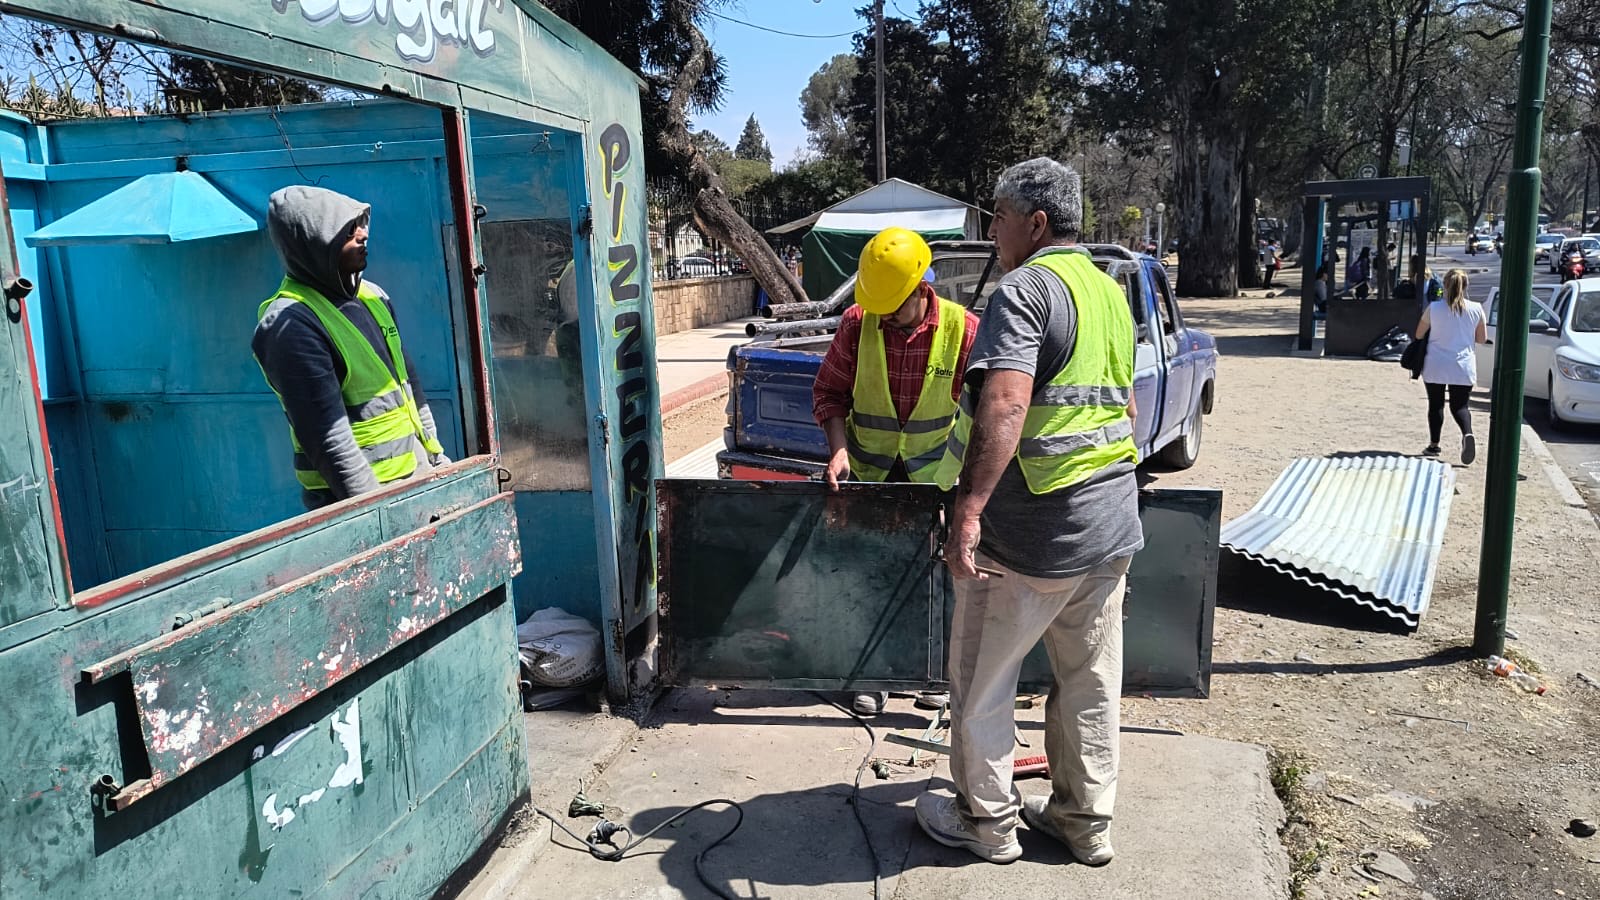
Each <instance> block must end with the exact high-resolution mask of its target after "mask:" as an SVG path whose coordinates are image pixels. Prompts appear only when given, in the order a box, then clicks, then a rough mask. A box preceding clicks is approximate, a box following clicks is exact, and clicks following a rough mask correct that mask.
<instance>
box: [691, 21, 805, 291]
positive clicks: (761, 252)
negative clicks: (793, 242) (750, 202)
mask: <svg viewBox="0 0 1600 900" xmlns="http://www.w3.org/2000/svg"><path fill="white" fill-rule="evenodd" d="M680 24H681V25H682V27H683V30H684V33H685V34H687V35H688V37H689V44H690V46H689V52H688V54H687V55H686V56H685V59H684V64H683V68H682V69H680V70H679V71H678V73H677V76H676V77H675V78H674V79H673V85H672V95H671V96H670V98H669V99H668V101H667V125H666V130H665V132H663V133H662V136H661V146H662V148H663V149H665V150H666V151H667V152H668V153H669V154H671V155H672V157H673V160H674V162H676V163H677V164H678V169H679V171H681V172H683V173H684V176H685V177H686V178H688V180H689V183H690V184H691V185H693V186H694V188H695V195H694V211H695V222H696V224H698V225H699V226H700V228H701V229H703V230H704V231H705V232H706V233H707V234H708V235H710V236H711V237H712V238H714V239H716V240H718V241H721V242H722V243H724V244H727V245H728V246H730V247H732V248H733V250H734V252H735V253H737V254H739V258H740V259H742V260H744V263H745V265H747V266H749V267H750V273H751V274H752V275H754V276H755V279H756V283H757V284H759V285H761V287H762V289H763V290H765V291H766V292H767V299H768V301H769V302H771V303H773V304H778V303H803V302H805V300H806V293H805V290H804V289H803V288H801V287H800V281H799V279H797V278H795V277H794V273H792V272H790V271H789V268H788V266H785V265H784V264H783V261H782V260H780V259H779V258H778V252H777V251H776V250H774V249H772V246H771V245H770V244H768V243H767V242H766V240H765V239H763V238H762V237H761V235H760V234H758V233H757V232H756V230H755V229H754V228H752V227H750V223H749V222H746V221H745V220H744V217H743V216H741V215H739V212H738V210H736V209H734V208H733V203H732V200H731V199H730V198H729V196H728V189H727V187H726V186H725V185H724V184H723V182H722V176H721V175H718V174H717V171H716V169H714V168H712V166H711V163H710V162H709V161H708V160H707V159H706V157H705V154H704V153H702V152H701V150H700V148H699V147H697V146H695V143H694V141H692V140H690V137H689V118H688V109H689V97H690V95H691V94H692V93H693V92H694V88H695V85H697V84H698V83H699V82H700V76H701V75H702V74H703V73H704V72H705V67H706V61H707V59H708V58H709V53H708V52H707V49H708V48H707V45H706V38H705V35H704V34H702V33H701V31H700V29H699V28H698V27H697V26H696V25H695V24H694V23H693V22H691V21H684V22H682V23H680ZM819 299H820V298H819Z"/></svg>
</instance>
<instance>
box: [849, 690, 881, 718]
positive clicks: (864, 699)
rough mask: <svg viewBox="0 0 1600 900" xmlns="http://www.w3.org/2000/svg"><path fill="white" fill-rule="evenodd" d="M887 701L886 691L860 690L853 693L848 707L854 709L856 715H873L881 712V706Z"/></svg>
mask: <svg viewBox="0 0 1600 900" xmlns="http://www.w3.org/2000/svg"><path fill="white" fill-rule="evenodd" d="M888 702H889V695H888V694H887V693H878V692H862V693H860V694H857V695H855V698H854V699H853V700H852V701H851V702H850V708H851V709H853V710H855V711H856V715H858V716H875V715H877V714H878V713H881V712H883V706H884V704H886V703H888Z"/></svg>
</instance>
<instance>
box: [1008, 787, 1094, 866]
mask: <svg viewBox="0 0 1600 900" xmlns="http://www.w3.org/2000/svg"><path fill="white" fill-rule="evenodd" d="M1049 802H1050V798H1049V797H1047V796H1041V797H1025V798H1023V801H1022V821H1024V822H1026V823H1028V827H1029V828H1032V829H1033V830H1034V831H1042V832H1044V833H1045V834H1048V835H1050V836H1051V837H1053V838H1055V839H1056V840H1058V841H1060V842H1061V843H1063V844H1066V845H1067V849H1068V850H1071V851H1072V855H1073V856H1074V857H1076V858H1077V860H1078V862H1081V863H1083V864H1084V865H1086V866H1103V865H1105V864H1106V863H1108V862H1111V858H1112V857H1113V856H1115V855H1116V851H1115V850H1113V849H1111V832H1110V831H1091V832H1088V833H1086V834H1084V835H1083V836H1081V837H1079V838H1077V839H1076V840H1074V839H1073V838H1070V837H1068V836H1067V834H1066V832H1064V831H1062V830H1061V829H1060V828H1057V827H1056V826H1055V825H1054V824H1053V823H1052V822H1051V821H1050V820H1049V818H1048V817H1046V816H1045V814H1044V809H1045V806H1046V805H1048V804H1049Z"/></svg>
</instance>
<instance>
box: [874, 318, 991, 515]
mask: <svg viewBox="0 0 1600 900" xmlns="http://www.w3.org/2000/svg"><path fill="white" fill-rule="evenodd" d="M936 300H937V302H938V304H939V325H938V327H937V328H935V329H934V333H933V348H932V350H931V351H930V352H929V353H928V368H927V370H926V371H925V373H924V375H923V378H922V393H921V394H920V395H919V396H918V397H917V405H916V407H915V408H914V409H912V411H911V417H910V418H909V419H907V420H906V422H905V424H904V425H902V424H900V414H899V412H898V411H897V410H896V409H895V405H894V399H893V398H892V397H891V396H890V394H889V364H888V350H887V349H886V348H885V347H884V343H883V332H882V331H881V330H880V329H879V327H878V325H879V322H880V320H881V318H880V317H879V316H875V315H873V314H871V313H867V314H865V315H863V316H862V317H861V340H860V342H859V343H858V344H857V345H856V381H855V390H854V393H853V394H852V402H851V406H850V416H849V418H847V419H845V437H846V446H847V447H848V449H849V453H850V471H851V473H852V474H854V475H855V477H857V478H859V479H861V480H863V481H883V480H884V479H886V478H888V477H889V470H890V469H892V468H894V461H895V459H897V458H898V459H902V460H904V461H905V464H906V472H907V474H908V475H909V476H910V477H911V480H912V481H919V482H924V483H932V482H933V481H934V480H935V479H936V477H937V475H938V469H939V463H940V461H941V460H942V459H943V458H944V454H945V444H946V442H947V441H948V439H949V436H950V426H951V422H952V417H953V416H954V415H955V411H956V402H955V400H954V398H953V397H952V396H951V395H952V394H953V393H954V391H953V390H952V386H953V385H954V383H955V380H956V379H958V378H960V377H961V373H960V372H958V371H956V367H957V366H958V365H959V364H960V362H961V343H962V341H963V340H964V339H965V336H966V330H967V311H966V310H965V309H963V308H962V307H961V305H960V304H958V303H952V302H950V301H949V300H945V299H943V298H936Z"/></svg>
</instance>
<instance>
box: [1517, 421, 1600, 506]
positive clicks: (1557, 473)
mask: <svg viewBox="0 0 1600 900" xmlns="http://www.w3.org/2000/svg"><path fill="white" fill-rule="evenodd" d="M1522 439H1523V440H1524V441H1527V442H1528V449H1529V450H1530V451H1532V453H1533V458H1534V459H1536V460H1538V461H1539V465H1540V467H1541V468H1543V469H1544V474H1545V477H1546V478H1548V479H1550V484H1551V485H1553V486H1554V487H1555V489H1556V494H1557V495H1559V496H1560V497H1561V502H1562V503H1565V504H1566V505H1568V506H1570V507H1573V508H1575V509H1587V508H1588V506H1589V504H1587V503H1585V502H1584V500H1583V495H1582V494H1580V493H1578V488H1577V487H1576V486H1575V485H1573V483H1572V479H1571V478H1568V477H1567V473H1565V472H1563V471H1561V466H1560V465H1559V464H1558V463H1557V462H1556V458H1555V457H1554V456H1552V455H1551V453H1550V448H1549V447H1546V446H1545V443H1544V439H1543V438H1541V437H1539V433H1538V432H1537V431H1534V430H1533V426H1532V425H1529V424H1528V423H1526V422H1524V423H1522Z"/></svg>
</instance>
